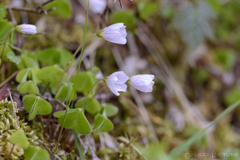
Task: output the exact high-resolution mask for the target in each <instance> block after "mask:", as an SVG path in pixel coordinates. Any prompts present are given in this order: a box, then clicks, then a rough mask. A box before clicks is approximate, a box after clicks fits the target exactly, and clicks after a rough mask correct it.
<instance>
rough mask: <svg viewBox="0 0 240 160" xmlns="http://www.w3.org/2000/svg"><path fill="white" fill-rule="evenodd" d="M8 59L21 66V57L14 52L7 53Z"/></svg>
mask: <svg viewBox="0 0 240 160" xmlns="http://www.w3.org/2000/svg"><path fill="white" fill-rule="evenodd" d="M7 58H8V59H9V60H10V61H11V62H13V63H15V64H17V65H18V64H19V63H20V62H21V57H20V56H16V55H15V53H14V52H13V51H10V52H8V53H7Z"/></svg>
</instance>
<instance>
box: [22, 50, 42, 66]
mask: <svg viewBox="0 0 240 160" xmlns="http://www.w3.org/2000/svg"><path fill="white" fill-rule="evenodd" d="M26 67H39V64H38V61H37V56H36V54H34V53H33V52H30V51H27V50H22V52H21V62H20V63H19V64H18V68H20V69H22V68H26Z"/></svg>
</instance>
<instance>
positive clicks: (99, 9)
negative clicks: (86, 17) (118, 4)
mask: <svg viewBox="0 0 240 160" xmlns="http://www.w3.org/2000/svg"><path fill="white" fill-rule="evenodd" d="M106 7H107V1H106V0H90V2H89V8H90V10H91V11H92V12H94V13H98V14H102V13H103V12H104V10H105V9H106Z"/></svg>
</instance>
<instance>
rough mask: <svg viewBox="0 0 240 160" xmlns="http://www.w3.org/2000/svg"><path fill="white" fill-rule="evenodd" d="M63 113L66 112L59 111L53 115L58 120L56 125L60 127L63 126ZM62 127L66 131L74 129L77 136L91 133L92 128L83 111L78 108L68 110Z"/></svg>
mask: <svg viewBox="0 0 240 160" xmlns="http://www.w3.org/2000/svg"><path fill="white" fill-rule="evenodd" d="M65 112H66V111H59V112H55V113H54V114H53V115H54V116H55V117H57V118H58V123H59V124H60V125H63V121H64V115H65ZM63 127H64V128H68V129H75V130H76V131H77V132H78V133H79V134H83V135H86V134H89V133H90V132H92V127H91V125H90V123H89V122H88V120H87V118H86V116H85V114H84V111H83V110H82V109H80V108H77V109H69V110H68V112H67V115H66V119H65V123H64V126H63Z"/></svg>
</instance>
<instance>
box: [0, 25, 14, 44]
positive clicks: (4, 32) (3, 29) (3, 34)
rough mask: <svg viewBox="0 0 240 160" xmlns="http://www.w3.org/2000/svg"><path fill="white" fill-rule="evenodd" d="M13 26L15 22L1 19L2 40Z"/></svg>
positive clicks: (0, 39)
mask: <svg viewBox="0 0 240 160" xmlns="http://www.w3.org/2000/svg"><path fill="white" fill-rule="evenodd" d="M12 27H13V24H12V23H10V22H8V21H0V42H1V43H2V42H4V40H5V39H6V37H7V34H8V32H9V30H10V29H11V28H12Z"/></svg>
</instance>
